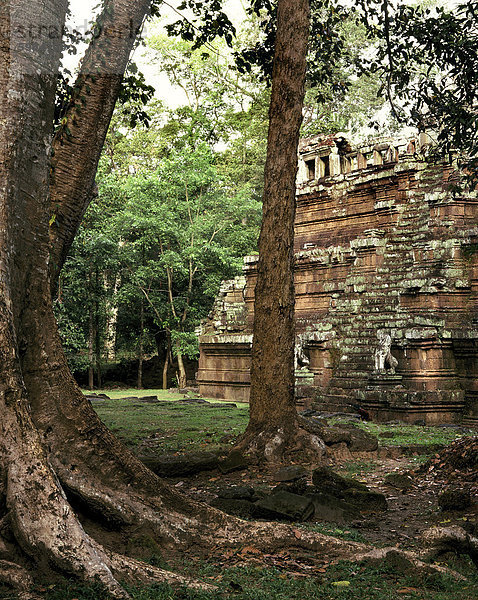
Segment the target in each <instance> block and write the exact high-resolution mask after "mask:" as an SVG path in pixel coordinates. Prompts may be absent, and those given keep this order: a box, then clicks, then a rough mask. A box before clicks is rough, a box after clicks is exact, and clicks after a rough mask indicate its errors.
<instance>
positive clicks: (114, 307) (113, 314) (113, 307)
mask: <svg viewBox="0 0 478 600" xmlns="http://www.w3.org/2000/svg"><path fill="white" fill-rule="evenodd" d="M119 285H120V275H119V273H115V276H114V282H113V286H112V287H111V288H110V294H111V296H110V297H108V296H107V298H106V308H105V313H106V323H105V358H106V360H107V361H112V360H113V361H114V360H115V358H116V327H117V324H118V304H117V302H116V295H117V293H118V289H119ZM104 287H105V290H108V287H109V286H108V278H107V276H106V274H105V277H104Z"/></svg>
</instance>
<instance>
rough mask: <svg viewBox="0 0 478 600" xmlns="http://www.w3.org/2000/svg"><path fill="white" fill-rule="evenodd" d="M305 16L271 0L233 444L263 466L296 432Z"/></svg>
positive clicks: (300, 6) (304, 7) (304, 10)
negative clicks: (240, 395)
mask: <svg viewBox="0 0 478 600" xmlns="http://www.w3.org/2000/svg"><path fill="white" fill-rule="evenodd" d="M309 11H310V9H309V2H308V0H279V4H278V23H277V37H276V46H275V53H274V66H273V75H272V93H271V102H270V109H269V134H268V140H267V159H266V166H265V182H264V195H263V211H262V227H261V233H260V237H259V262H258V275H257V284H256V288H255V302H254V329H253V344H252V366H251V397H250V421H249V425H248V427H247V430H246V432H245V434H244V437H243V439H242V440H241V441H240V443H239V447H240V448H241V449H243V450H245V451H247V452H248V453H253V454H258V455H260V456H261V457H264V458H266V459H268V460H280V459H281V457H282V456H283V453H284V452H285V451H286V450H287V451H291V450H292V448H295V443H296V442H297V441H298V439H297V436H298V432H299V421H298V417H297V411H296V407H295V398H294V344H295V325H294V302H295V299H294V274H293V265H294V218H295V193H296V189H295V187H296V176H297V146H298V143H299V130H300V125H301V122H302V106H303V99H304V83H305V71H306V55H307V42H308V35H309ZM306 437H307V438H308V437H309V436H306ZM303 442H304V440H301V443H300V444H299V445H300V446H302V445H303ZM310 443H311V445H312V448H313V450H314V451H320V452H322V450H321V448H322V445H321V444H320V443H319V441H318V440H316V439H314V438H313V437H312V438H310V439H308V441H307V445H310Z"/></svg>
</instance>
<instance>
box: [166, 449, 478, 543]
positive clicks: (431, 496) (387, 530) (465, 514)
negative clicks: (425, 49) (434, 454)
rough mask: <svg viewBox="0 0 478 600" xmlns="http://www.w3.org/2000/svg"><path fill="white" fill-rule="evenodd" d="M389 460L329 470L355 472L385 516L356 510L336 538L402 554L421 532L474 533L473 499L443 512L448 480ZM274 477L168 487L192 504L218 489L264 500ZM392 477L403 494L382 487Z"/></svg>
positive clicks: (197, 480)
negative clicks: (240, 490) (379, 499)
mask: <svg viewBox="0 0 478 600" xmlns="http://www.w3.org/2000/svg"><path fill="white" fill-rule="evenodd" d="M381 454H385V455H386V454H387V453H386V452H383V453H381ZM390 454H394V455H395V457H393V458H390V457H386V458H376V454H375V455H374V456H373V459H372V460H371V461H369V462H363V461H361V462H358V463H357V462H344V463H341V464H337V463H336V464H334V465H333V468H334V469H336V470H338V472H339V473H341V474H345V475H347V476H350V474H351V473H350V471H351V470H353V471H355V472H354V473H353V476H354V477H355V478H356V479H357V480H358V481H360V482H362V483H364V484H365V485H367V486H368V487H369V488H370V490H372V491H375V492H379V493H382V494H384V495H385V497H386V500H387V504H388V510H386V511H382V512H380V514H379V516H378V515H377V513H375V512H372V511H368V510H362V511H361V512H360V515H359V516H355V517H354V518H351V519H349V520H348V521H347V520H346V521H345V523H343V522H342V523H341V524H339V526H338V527H339V528H338V531H339V534H340V533H342V532H347V531H353V532H357V534H359V536H360V538H361V539H363V541H366V542H369V543H372V544H375V545H379V546H390V545H396V546H398V547H400V548H403V549H408V548H414V547H417V546H418V545H419V544H420V539H421V534H422V532H423V531H424V530H426V529H428V528H429V527H432V526H434V525H439V524H443V523H447V524H450V525H451V524H458V525H460V526H462V527H463V526H464V525H465V526H466V527H468V528H470V529H475V530H476V528H477V527H478V525H477V523H478V510H477V504H476V498H475V499H474V500H475V502H474V503H473V504H472V506H471V507H470V508H468V509H466V510H462V511H443V510H442V509H441V508H440V507H439V503H438V498H439V495H440V493H441V492H442V491H443V490H444V489H446V487H447V485H448V480H447V479H444V480H439V479H438V478H437V477H436V476H432V475H431V474H429V473H423V472H420V473H417V472H416V471H415V468H416V460H415V459H414V457H412V456H399V457H397V456H396V452H393V453H390ZM370 458H371V457H370ZM312 467H313V466H309V467H308V471H309V478H310V481H309V482H308V483H312V481H311V473H312V470H313V468H312ZM276 472H277V469H274V468H273V467H264V468H259V467H249V468H248V469H244V470H242V471H237V472H232V473H227V474H222V473H220V472H219V471H213V472H209V473H198V474H195V475H193V476H191V477H188V478H184V477H183V478H174V479H171V480H170V481H171V483H172V484H173V485H175V486H176V487H178V488H180V489H181V490H182V491H183V492H184V493H186V494H188V495H190V496H192V497H193V498H195V499H196V500H200V501H203V502H207V503H214V501H215V500H216V499H217V498H218V496H219V495H224V489H225V488H227V487H231V488H233V487H236V486H246V487H248V488H253V489H254V490H256V492H257V493H258V494H261V493H262V494H264V495H265V494H268V493H270V492H271V491H272V490H273V489H274V488H275V487H276V486H277V480H276V477H275V474H276ZM392 473H393V474H407V475H409V478H410V480H411V485H408V486H406V489H401V488H400V487H399V486H394V485H392V483H390V481H387V476H388V475H390V474H392ZM393 479H394V478H392V481H393ZM323 523H324V525H326V526H327V528H328V530H330V531H332V532H333V531H334V528H333V527H331V525H330V523H327V522H326V521H324V522H323ZM309 525H311V522H309ZM319 525H320V522H319Z"/></svg>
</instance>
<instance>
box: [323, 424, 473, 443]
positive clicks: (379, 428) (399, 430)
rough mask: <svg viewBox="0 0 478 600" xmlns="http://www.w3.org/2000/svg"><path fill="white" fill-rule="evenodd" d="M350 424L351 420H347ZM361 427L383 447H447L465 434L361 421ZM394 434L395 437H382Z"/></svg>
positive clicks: (455, 431)
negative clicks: (377, 439)
mask: <svg viewBox="0 0 478 600" xmlns="http://www.w3.org/2000/svg"><path fill="white" fill-rule="evenodd" d="M343 422H344V419H343V418H337V419H330V421H329V424H330V425H334V424H337V423H343ZM345 422H347V423H350V420H345ZM354 423H355V421H354ZM357 425H358V426H359V427H361V428H362V429H364V430H365V431H368V432H369V433H371V434H372V435H375V436H377V437H378V438H379V444H380V445H381V446H417V445H419V446H434V445H443V446H445V445H447V444H450V443H451V442H453V441H454V440H456V439H458V438H460V437H463V436H464V435H465V434H464V433H463V432H462V431H459V430H458V429H456V428H454V427H433V426H426V425H407V424H405V423H396V424H389V425H387V424H386V423H370V422H364V421H359V422H358V423H357ZM383 433H387V434H388V433H392V434H393V437H380V436H381V434H383Z"/></svg>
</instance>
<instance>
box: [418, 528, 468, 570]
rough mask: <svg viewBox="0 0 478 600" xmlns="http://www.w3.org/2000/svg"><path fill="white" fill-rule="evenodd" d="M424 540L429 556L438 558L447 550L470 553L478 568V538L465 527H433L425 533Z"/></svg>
mask: <svg viewBox="0 0 478 600" xmlns="http://www.w3.org/2000/svg"><path fill="white" fill-rule="evenodd" d="M423 540H424V542H425V544H426V546H428V548H429V549H428V551H427V556H428V557H430V558H437V557H439V556H440V555H441V554H444V553H446V552H456V553H457V554H468V556H469V557H470V558H471V560H472V561H473V564H474V565H475V566H476V568H477V569H478V538H477V537H474V536H473V535H471V534H469V533H467V532H466V531H465V530H464V529H463V527H459V526H458V525H451V526H450V527H432V528H430V529H427V530H426V531H425V532H424V533H423Z"/></svg>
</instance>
